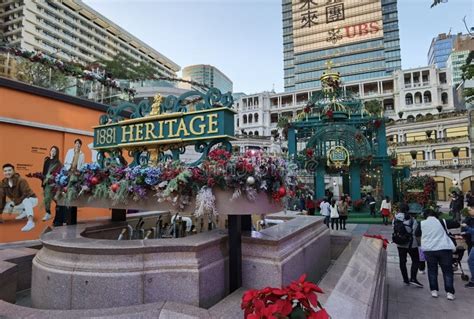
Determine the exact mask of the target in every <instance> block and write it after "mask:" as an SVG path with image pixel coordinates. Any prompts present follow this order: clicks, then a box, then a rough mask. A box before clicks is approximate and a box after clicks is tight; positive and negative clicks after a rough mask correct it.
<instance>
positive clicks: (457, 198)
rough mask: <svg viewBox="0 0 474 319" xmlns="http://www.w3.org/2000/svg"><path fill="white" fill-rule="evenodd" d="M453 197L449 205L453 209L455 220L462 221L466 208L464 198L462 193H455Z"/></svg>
mask: <svg viewBox="0 0 474 319" xmlns="http://www.w3.org/2000/svg"><path fill="white" fill-rule="evenodd" d="M451 194H452V197H451V203H450V204H449V208H450V209H451V212H452V215H453V219H454V220H455V221H457V222H460V221H461V210H462V209H463V207H464V196H463V195H462V193H461V191H459V192H456V191H453V192H452V193H451Z"/></svg>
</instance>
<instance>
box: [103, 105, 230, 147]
mask: <svg viewBox="0 0 474 319" xmlns="http://www.w3.org/2000/svg"><path fill="white" fill-rule="evenodd" d="M233 123H234V111H232V110H231V109H229V108H226V107H221V108H213V109H209V110H202V111H195V112H188V113H184V112H179V113H166V114H159V115H154V116H148V117H143V118H138V119H131V120H124V121H120V122H118V123H115V124H106V125H102V126H98V127H95V128H94V147H95V148H96V149H103V148H106V149H110V148H125V149H126V148H130V147H136V146H142V145H152V144H176V143H186V142H191V141H197V140H211V139H215V138H228V137H230V136H232V135H233V134H234V125H233Z"/></svg>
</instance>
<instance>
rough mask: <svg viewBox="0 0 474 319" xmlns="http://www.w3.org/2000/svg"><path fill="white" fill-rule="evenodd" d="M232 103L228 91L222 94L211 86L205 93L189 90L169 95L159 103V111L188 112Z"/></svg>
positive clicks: (229, 106)
mask: <svg viewBox="0 0 474 319" xmlns="http://www.w3.org/2000/svg"><path fill="white" fill-rule="evenodd" d="M233 103H234V100H233V98H232V94H231V93H230V92H228V93H225V94H222V93H221V91H219V90H218V89H216V88H211V89H209V91H207V93H205V94H204V93H202V92H198V91H191V92H186V93H184V94H182V95H181V96H179V97H176V96H173V95H169V96H167V97H166V99H165V100H164V102H163V103H162V104H161V113H175V112H189V111H193V110H195V111H200V110H206V109H211V108H214V107H228V108H231V107H232V105H233Z"/></svg>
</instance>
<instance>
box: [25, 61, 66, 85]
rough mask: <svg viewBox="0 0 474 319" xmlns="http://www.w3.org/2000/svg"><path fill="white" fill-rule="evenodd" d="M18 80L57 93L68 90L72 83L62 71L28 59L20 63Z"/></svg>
mask: <svg viewBox="0 0 474 319" xmlns="http://www.w3.org/2000/svg"><path fill="white" fill-rule="evenodd" d="M16 78H17V79H18V80H19V81H22V82H25V83H28V84H31V85H36V86H40V87H44V88H48V89H53V90H57V91H62V90H64V89H65V88H67V87H68V85H69V82H70V81H69V79H68V77H67V76H66V75H64V73H63V72H61V71H60V70H58V69H55V68H52V67H49V66H47V65H44V64H41V63H36V62H31V61H29V60H26V59H21V60H19V61H18V63H17V66H16Z"/></svg>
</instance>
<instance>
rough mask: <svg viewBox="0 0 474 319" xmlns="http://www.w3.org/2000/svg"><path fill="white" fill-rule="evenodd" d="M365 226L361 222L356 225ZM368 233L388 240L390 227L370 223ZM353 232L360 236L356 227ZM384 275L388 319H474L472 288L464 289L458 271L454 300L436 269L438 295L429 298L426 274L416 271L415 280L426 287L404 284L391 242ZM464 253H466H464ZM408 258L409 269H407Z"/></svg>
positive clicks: (465, 265)
mask: <svg viewBox="0 0 474 319" xmlns="http://www.w3.org/2000/svg"><path fill="white" fill-rule="evenodd" d="M359 226H364V225H359ZM360 230H362V227H361V229H360ZM367 233H369V234H381V235H383V236H384V237H386V238H387V239H390V237H391V233H392V229H391V227H390V226H383V225H372V226H369V227H367ZM353 235H356V236H357V235H360V231H357V227H356V228H355V231H354V232H353ZM387 254H388V255H387V263H388V264H387V274H388V278H387V280H388V285H389V296H388V298H389V302H388V316H387V319H425V318H426V319H428V318H430V319H431V318H436V319H448V318H449V319H473V318H474V289H466V288H464V284H465V283H466V282H464V281H462V280H461V276H460V272H455V275H454V288H455V290H456V299H455V300H454V301H448V300H447V299H446V293H445V292H444V284H443V278H442V276H441V270H440V271H439V279H438V283H439V286H440V296H439V298H437V299H435V298H433V297H431V294H430V290H429V286H428V277H427V275H426V274H419V275H418V280H419V281H420V282H421V283H422V284H423V285H424V286H425V287H424V288H422V289H420V288H416V287H412V286H408V287H407V286H405V285H404V284H403V281H402V276H401V273H400V269H399V266H398V252H397V247H396V246H395V245H394V244H390V245H389V246H388V249H387ZM466 255H467V254H466ZM466 258H467V256H464V260H463V268H464V271H465V273H466V274H467V275H469V276H470V275H471V274H470V273H469V268H468V267H467V264H466ZM409 263H410V261H409V262H408V271H410V270H409V269H410V268H409V267H410V264H409Z"/></svg>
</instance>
